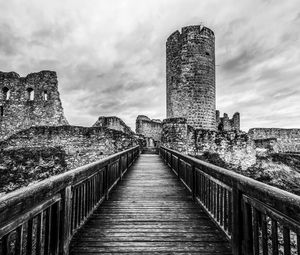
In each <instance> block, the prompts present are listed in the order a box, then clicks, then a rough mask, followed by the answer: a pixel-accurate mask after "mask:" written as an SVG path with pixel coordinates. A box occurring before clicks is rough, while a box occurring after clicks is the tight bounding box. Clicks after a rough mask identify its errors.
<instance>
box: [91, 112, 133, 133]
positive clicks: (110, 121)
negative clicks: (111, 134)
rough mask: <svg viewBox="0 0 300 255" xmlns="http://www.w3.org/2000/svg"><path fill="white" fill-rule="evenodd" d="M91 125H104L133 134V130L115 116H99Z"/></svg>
mask: <svg viewBox="0 0 300 255" xmlns="http://www.w3.org/2000/svg"><path fill="white" fill-rule="evenodd" d="M93 127H106V128H110V129H114V130H117V131H122V132H123V133H126V134H130V135H133V134H134V132H133V131H132V130H131V128H130V127H128V126H127V125H126V124H125V122H124V121H123V120H121V119H120V118H118V117H116V116H109V117H106V116H100V117H99V118H98V120H97V121H96V123H95V124H94V125H93Z"/></svg>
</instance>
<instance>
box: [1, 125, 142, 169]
mask: <svg viewBox="0 0 300 255" xmlns="http://www.w3.org/2000/svg"><path fill="white" fill-rule="evenodd" d="M138 143H139V141H138V139H137V138H136V137H135V136H133V135H130V134H126V133H123V132H121V131H116V130H113V129H108V128H103V127H79V126H57V127H54V126H51V127H47V126H36V127H31V128H29V129H26V130H22V131H19V132H18V133H16V134H13V135H12V136H10V137H9V138H8V139H6V140H4V141H2V142H0V149H1V150H12V149H20V148H29V149H30V148H35V147H41V148H47V147H60V148H61V149H62V150H64V151H65V153H66V162H67V168H68V169H72V168H75V167H78V166H82V165H84V164H87V163H91V162H93V161H96V160H98V159H101V158H103V157H105V156H107V155H111V154H113V153H116V152H119V151H123V150H125V149H128V148H131V147H133V146H135V145H138Z"/></svg>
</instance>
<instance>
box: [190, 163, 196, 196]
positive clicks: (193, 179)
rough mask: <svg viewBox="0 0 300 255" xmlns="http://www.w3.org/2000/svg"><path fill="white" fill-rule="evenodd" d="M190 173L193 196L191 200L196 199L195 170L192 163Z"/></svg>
mask: <svg viewBox="0 0 300 255" xmlns="http://www.w3.org/2000/svg"><path fill="white" fill-rule="evenodd" d="M191 174H192V196H193V200H196V188H197V178H196V171H195V166H194V165H192V173H191Z"/></svg>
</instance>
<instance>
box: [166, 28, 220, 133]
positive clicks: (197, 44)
mask: <svg viewBox="0 0 300 255" xmlns="http://www.w3.org/2000/svg"><path fill="white" fill-rule="evenodd" d="M166 48H167V67H166V68H167V118H174V117H183V118H186V119H187V124H188V125H191V126H193V127H194V128H201V129H208V130H216V92H215V37H214V33H213V31H212V30H210V29H209V28H207V27H203V26H200V25H198V26H188V27H183V28H182V30H181V33H180V32H179V31H176V32H174V33H173V34H171V35H170V36H169V38H168V39H167V43H166Z"/></svg>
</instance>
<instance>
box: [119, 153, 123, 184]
mask: <svg viewBox="0 0 300 255" xmlns="http://www.w3.org/2000/svg"><path fill="white" fill-rule="evenodd" d="M118 164H119V176H120V180H122V179H123V174H122V156H120V158H119V163H118Z"/></svg>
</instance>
